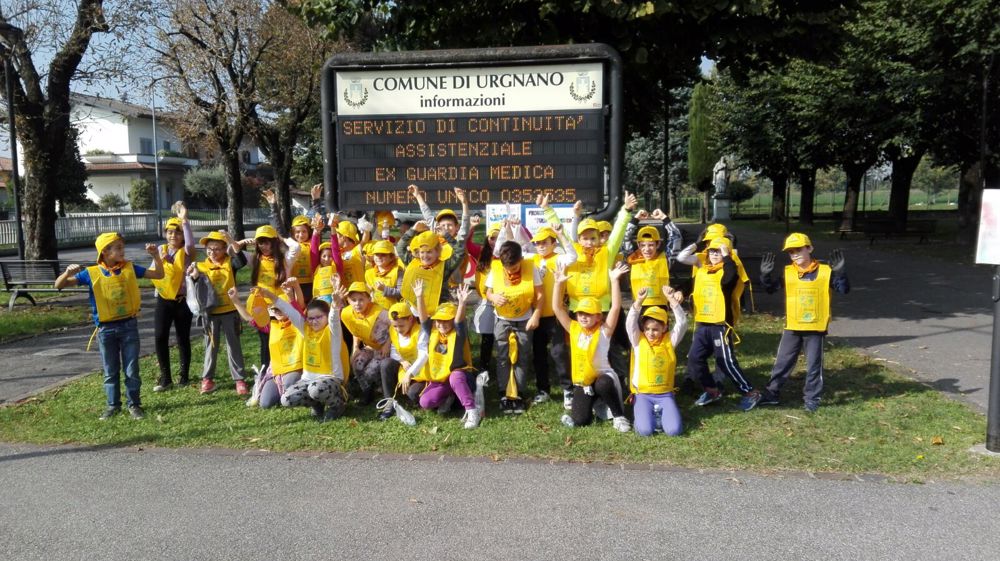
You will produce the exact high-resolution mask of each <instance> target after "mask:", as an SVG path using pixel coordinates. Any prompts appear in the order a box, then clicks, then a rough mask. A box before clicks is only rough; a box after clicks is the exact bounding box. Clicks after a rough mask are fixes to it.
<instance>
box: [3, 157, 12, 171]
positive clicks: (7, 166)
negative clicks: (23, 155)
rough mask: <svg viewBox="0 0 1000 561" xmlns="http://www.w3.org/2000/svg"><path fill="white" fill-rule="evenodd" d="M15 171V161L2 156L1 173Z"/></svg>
mask: <svg viewBox="0 0 1000 561" xmlns="http://www.w3.org/2000/svg"><path fill="white" fill-rule="evenodd" d="M12 169H14V161H13V160H11V159H10V158H4V157H2V156H0V171H10V170H12Z"/></svg>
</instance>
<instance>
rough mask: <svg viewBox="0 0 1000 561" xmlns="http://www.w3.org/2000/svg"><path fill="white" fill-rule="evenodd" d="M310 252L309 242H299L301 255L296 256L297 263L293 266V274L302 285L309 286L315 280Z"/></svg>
mask: <svg viewBox="0 0 1000 561" xmlns="http://www.w3.org/2000/svg"><path fill="white" fill-rule="evenodd" d="M309 250H310V244H309V242H299V254H298V255H296V256H295V263H293V264H292V272H293V273H295V278H297V279H298V280H299V282H300V283H302V284H309V283H311V282H312V280H313V270H312V257H310V254H309Z"/></svg>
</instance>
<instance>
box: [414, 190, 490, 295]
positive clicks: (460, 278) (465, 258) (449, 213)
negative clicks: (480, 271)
mask: <svg viewBox="0 0 1000 561" xmlns="http://www.w3.org/2000/svg"><path fill="white" fill-rule="evenodd" d="M407 191H408V193H409V194H410V196H412V197H413V198H414V200H416V202H417V205H418V206H419V207H420V214H421V215H422V216H423V218H424V222H425V223H426V224H427V225H428V226H430V230H431V231H432V232H434V233H436V234H437V235H438V236H441V238H442V239H444V240H448V241H449V243H450V240H452V239H455V240H459V243H461V244H462V250H463V251H462V260H461V262H460V263H459V266H458V268H457V269H456V270H454V271H452V272H451V274H449V275H448V276H447V277H445V278H446V279H448V282H447V283H446V286H447V287H448V288H449V289H453V288H455V287H457V286H458V285H459V284H460V283H462V282H464V278H465V275H466V273H467V272H470V273H471V271H469V268H470V257H471V253H470V250H469V248H470V246H472V245H474V244H473V243H472V240H471V237H472V229H471V222H472V216H471V213H470V212H469V203H468V199H466V194H465V191H464V190H463V189H460V188H458V187H455V188H454V191H455V197H456V198H457V199H458V201H459V203H461V205H462V218H461V220H459V217H458V215H456V214H455V211H453V210H451V209H450V208H446V209H443V210H441V211H438V213H437V214H434V212H433V211H431V207H429V206H428V205H427V201H426V200H425V199H424V194H423V193H422V192H421V191H420V189H419V188H418V187H417V186H416V185H410V186H409V187H408V188H407Z"/></svg>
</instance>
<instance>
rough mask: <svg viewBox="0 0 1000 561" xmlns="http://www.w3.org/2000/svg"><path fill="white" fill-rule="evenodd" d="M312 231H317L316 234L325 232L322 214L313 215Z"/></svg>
mask: <svg viewBox="0 0 1000 561" xmlns="http://www.w3.org/2000/svg"><path fill="white" fill-rule="evenodd" d="M312 229H313V230H314V231H316V232H322V231H323V215H322V214H320V213H318V212H317V213H316V214H314V215H313V217H312Z"/></svg>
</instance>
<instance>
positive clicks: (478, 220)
mask: <svg viewBox="0 0 1000 561" xmlns="http://www.w3.org/2000/svg"><path fill="white" fill-rule="evenodd" d="M482 223H483V217H482V216H479V215H478V214H473V215H472V218H470V219H469V226H471V227H472V228H476V227H478V226H479V225H480V224H482Z"/></svg>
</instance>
